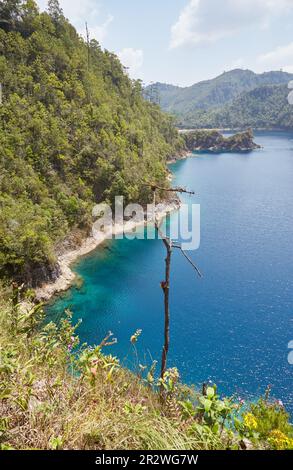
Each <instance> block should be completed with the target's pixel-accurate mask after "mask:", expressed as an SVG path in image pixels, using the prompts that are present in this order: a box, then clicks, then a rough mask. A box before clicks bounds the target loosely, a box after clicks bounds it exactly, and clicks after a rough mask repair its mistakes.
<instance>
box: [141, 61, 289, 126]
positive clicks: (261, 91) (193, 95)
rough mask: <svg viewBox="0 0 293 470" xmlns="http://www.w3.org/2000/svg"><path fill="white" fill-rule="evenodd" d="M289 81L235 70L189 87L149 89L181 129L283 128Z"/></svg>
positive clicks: (285, 77)
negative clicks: (182, 127) (256, 126)
mask: <svg viewBox="0 0 293 470" xmlns="http://www.w3.org/2000/svg"><path fill="white" fill-rule="evenodd" d="M292 79H293V75H292V74H288V73H286V72H281V71H279V72H278V71H277V72H267V73H263V74H256V73H254V72H252V71H250V70H240V69H236V70H232V71H230V72H225V73H223V74H222V75H220V76H219V77H216V78H215V79H213V80H207V81H204V82H200V83H197V84H195V85H193V86H191V87H186V88H180V87H174V86H172V85H164V84H160V83H157V84H155V85H152V87H153V88H154V87H155V88H156V90H157V93H158V95H159V98H160V104H161V107H162V109H163V110H165V111H167V112H169V113H171V114H173V115H174V116H176V120H177V124H179V125H181V126H188V127H235V128H236V127H242V126H252V127H255V123H256V122H257V123H258V122H261V124H262V125H261V127H285V128H286V127H290V119H292V117H291V112H290V109H288V106H287V105H288V102H287V95H288V89H287V85H288V83H289V81H290V80H292ZM279 86H280V87H282V90H281V89H279V88H278V87H279ZM149 90H150V88H147V89H146V92H148V91H149ZM286 90H287V93H286V92H285V91H286ZM243 107H247V109H245V110H244V109H243ZM282 107H283V108H286V109H285V113H287V114H289V124H288V123H287V122H286V119H285V118H283V116H282V113H281V109H280V108H282ZM269 108H271V110H270V112H269ZM255 114H256V115H257V117H255ZM233 117H235V123H234V122H233V120H232V118H233ZM284 121H285V122H284ZM228 122H229V124H227V123H228ZM239 123H240V124H239ZM258 126H259V125H258Z"/></svg>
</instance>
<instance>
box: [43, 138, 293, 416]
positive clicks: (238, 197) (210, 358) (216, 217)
mask: <svg viewBox="0 0 293 470" xmlns="http://www.w3.org/2000/svg"><path fill="white" fill-rule="evenodd" d="M256 140H257V142H258V143H260V144H261V145H262V146H263V147H264V149H263V150H259V151H253V152H251V153H249V154H233V153H230V154H221V155H209V154H201V155H200V156H197V157H195V158H189V159H187V160H184V161H180V162H177V163H176V164H174V165H172V167H171V169H172V171H173V173H174V175H175V179H174V183H175V184H180V185H184V186H186V187H188V188H190V189H193V190H194V191H196V196H192V197H184V198H183V200H184V201H185V202H188V203H192V202H196V203H200V205H201V244H200V248H199V249H198V250H197V251H194V252H190V256H191V258H192V259H193V260H194V261H195V262H196V263H197V265H198V266H199V267H200V269H201V271H202V272H203V274H204V277H203V278H202V279H198V278H197V277H196V275H195V273H194V271H193V269H192V267H191V266H190V265H189V264H188V263H187V262H186V260H185V259H184V258H183V256H182V255H181V254H180V253H179V252H175V253H174V255H173V260H172V279H171V282H172V288H171V347H170V353H169V360H168V365H169V366H170V367H173V366H176V367H178V368H179V370H180V373H181V376H182V379H183V380H184V381H185V382H187V383H189V384H198V385H200V384H201V383H203V382H204V381H206V380H212V381H213V382H215V383H217V384H218V386H219V391H220V392H221V393H222V394H226V393H229V394H234V393H236V394H237V395H240V396H242V397H250V398H254V397H256V396H257V395H259V394H260V393H263V392H264V391H265V389H266V387H267V386H268V385H271V386H272V393H273V395H274V396H275V397H277V398H279V399H281V400H282V401H283V402H284V403H285V404H286V406H287V408H288V410H290V412H291V413H292V412H293V397H292V385H293V365H289V363H288V354H289V350H288V343H289V341H291V340H293V289H292V288H293V247H292V242H293V220H292V216H293V135H290V134H286V133H257V134H256ZM164 256H165V253H164V248H163V245H162V242H161V241H159V240H149V241H148V240H134V241H130V240H126V239H124V240H116V241H111V242H108V243H107V244H105V245H103V246H102V247H99V248H98V249H97V250H96V251H94V252H93V253H91V254H90V255H88V256H86V257H84V258H82V259H80V260H79V262H78V263H77V264H76V265H75V270H76V271H77V273H78V274H79V275H80V276H81V277H82V278H83V285H82V287H81V288H79V289H78V288H72V289H71V290H70V291H68V292H67V293H66V294H65V295H63V296H62V297H59V298H58V299H57V300H56V301H55V302H54V304H52V305H50V306H49V308H48V309H47V310H48V313H49V315H50V317H52V318H57V317H58V316H60V314H61V313H62V311H63V310H64V308H70V309H71V310H72V311H73V313H74V319H75V320H77V319H79V318H82V319H83V322H82V325H81V326H80V328H79V335H80V338H81V341H82V342H87V343H89V344H97V343H99V342H100V341H101V340H102V338H103V337H104V336H105V334H106V333H107V332H108V331H109V330H111V331H112V332H113V333H114V334H115V336H116V337H117V338H118V344H117V345H116V346H113V347H112V348H111V349H109V350H108V352H109V353H110V352H111V353H112V354H115V355H117V356H118V357H119V358H120V359H121V361H123V363H124V364H126V365H127V366H129V367H134V363H135V359H134V356H133V353H132V347H131V345H130V341H129V339H130V336H131V335H132V334H133V333H134V332H135V330H136V329H138V328H140V329H142V330H143V333H142V335H141V338H140V340H139V342H138V346H137V347H138V354H139V360H140V362H141V363H146V362H147V363H150V362H151V358H154V359H158V360H159V359H160V355H161V348H162V341H163V295H162V291H161V288H160V281H161V280H162V279H163V278H164Z"/></svg>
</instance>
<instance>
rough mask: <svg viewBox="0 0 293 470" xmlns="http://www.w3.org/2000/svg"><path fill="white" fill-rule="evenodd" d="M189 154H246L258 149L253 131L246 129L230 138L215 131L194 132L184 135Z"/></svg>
mask: <svg viewBox="0 0 293 470" xmlns="http://www.w3.org/2000/svg"><path fill="white" fill-rule="evenodd" d="M184 137H185V142H186V147H187V149H188V150H189V151H190V152H194V151H209V152H248V151H250V150H254V149H258V148H260V145H258V144H256V143H255V142H254V140H253V131H252V129H248V130H247V131H245V132H240V133H238V134H235V135H233V136H231V137H224V136H223V135H222V134H220V132H218V131H215V130H211V131H210V130H196V131H191V132H188V133H186V134H184Z"/></svg>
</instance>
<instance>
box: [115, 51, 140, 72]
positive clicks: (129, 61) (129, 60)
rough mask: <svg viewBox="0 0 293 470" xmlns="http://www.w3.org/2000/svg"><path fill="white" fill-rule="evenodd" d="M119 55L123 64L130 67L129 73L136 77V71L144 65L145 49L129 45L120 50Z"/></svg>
mask: <svg viewBox="0 0 293 470" xmlns="http://www.w3.org/2000/svg"><path fill="white" fill-rule="evenodd" d="M118 57H119V59H120V60H121V62H122V64H123V65H124V66H125V67H127V68H128V69H129V75H130V76H132V77H135V76H136V72H137V71H138V70H139V69H140V68H141V67H142V65H143V51H142V50H141V49H133V48H131V47H129V48H125V49H122V51H120V52H118Z"/></svg>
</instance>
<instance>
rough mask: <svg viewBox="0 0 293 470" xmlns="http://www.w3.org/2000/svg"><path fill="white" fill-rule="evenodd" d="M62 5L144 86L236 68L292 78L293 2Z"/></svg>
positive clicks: (190, 80)
mask: <svg viewBox="0 0 293 470" xmlns="http://www.w3.org/2000/svg"><path fill="white" fill-rule="evenodd" d="M59 2H60V6H61V7H62V8H63V11H64V14H65V16H66V17H67V18H68V19H69V20H70V21H71V22H72V23H73V25H74V26H75V27H76V29H77V30H78V32H79V33H80V34H81V35H83V36H85V22H87V23H88V25H89V31H90V36H91V38H94V39H97V40H98V41H99V42H100V44H101V46H102V47H103V48H106V49H108V50H110V51H112V52H114V53H116V54H117V55H118V56H119V57H120V59H121V61H122V63H123V65H125V66H126V67H129V74H130V76H131V77H132V78H135V79H137V78H140V79H141V80H143V82H144V83H145V84H149V83H151V82H157V81H158V82H163V83H171V84H173V85H179V86H190V85H192V84H194V83H196V82H198V81H201V80H206V79H210V78H214V77H216V76H217V75H220V74H221V73H222V72H223V71H228V70H232V69H234V68H243V69H250V70H253V71H255V72H257V73H261V72H264V71H269V70H280V69H283V70H284V71H288V72H292V73H293V27H292V26H293V0H139V1H138V0H82V1H81V0H59ZM37 3H38V4H39V6H40V8H41V9H42V10H44V9H46V5H47V1H46V0H38V1H37Z"/></svg>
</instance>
